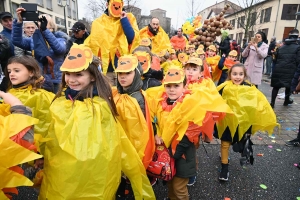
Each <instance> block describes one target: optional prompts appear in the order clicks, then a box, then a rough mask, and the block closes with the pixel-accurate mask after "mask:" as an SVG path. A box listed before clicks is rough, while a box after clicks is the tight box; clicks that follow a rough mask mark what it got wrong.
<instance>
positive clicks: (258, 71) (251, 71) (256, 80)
mask: <svg viewBox="0 0 300 200" xmlns="http://www.w3.org/2000/svg"><path fill="white" fill-rule="evenodd" d="M268 48H269V46H268V45H267V44H266V43H264V42H263V43H262V44H261V46H260V47H257V51H256V49H255V47H254V46H250V48H249V47H247V48H246V49H244V51H243V53H242V56H243V57H244V58H245V57H246V58H247V59H246V61H245V64H244V65H245V67H246V70H247V75H248V78H249V81H250V82H251V83H252V84H254V85H260V84H261V79H262V73H263V65H264V59H265V57H267V55H268Z"/></svg>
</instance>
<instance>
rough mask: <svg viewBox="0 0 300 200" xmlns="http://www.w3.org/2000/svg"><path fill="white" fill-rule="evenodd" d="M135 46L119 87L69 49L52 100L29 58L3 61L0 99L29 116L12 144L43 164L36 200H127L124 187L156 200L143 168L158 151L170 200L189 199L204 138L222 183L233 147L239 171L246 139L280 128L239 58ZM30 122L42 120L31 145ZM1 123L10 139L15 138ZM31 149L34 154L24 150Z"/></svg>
mask: <svg viewBox="0 0 300 200" xmlns="http://www.w3.org/2000/svg"><path fill="white" fill-rule="evenodd" d="M142 42H143V43H141V46H140V47H138V48H137V49H136V50H134V54H132V55H124V56H122V57H120V58H119V60H118V67H117V68H116V69H115V72H116V73H117V86H116V87H111V86H110V85H109V83H108V81H107V79H106V77H105V76H104V75H103V74H102V73H101V71H100V70H99V66H100V61H99V59H98V58H97V57H95V56H93V54H92V52H91V50H90V49H89V48H88V47H85V46H84V45H76V44H74V45H73V46H72V48H71V50H70V53H69V54H68V56H67V57H66V59H65V61H64V63H63V64H62V66H61V68H60V70H61V71H62V72H63V77H62V83H61V88H60V90H59V91H58V93H57V94H56V95H54V94H52V93H50V92H47V91H45V90H43V89H41V85H42V82H43V77H42V76H41V72H40V69H39V66H38V64H37V63H36V61H35V60H34V58H32V57H27V56H23V57H14V58H11V59H10V61H9V63H8V66H7V72H8V77H9V79H10V82H9V85H10V86H9V90H8V91H7V92H8V93H9V94H8V93H4V92H0V97H1V98H3V100H4V103H8V104H11V110H12V111H13V108H15V106H16V104H15V102H18V103H17V106H19V107H21V108H22V109H25V106H26V107H29V108H30V109H31V110H32V117H28V116H23V118H22V121H23V122H24V127H23V129H22V130H20V131H18V133H16V134H17V135H18V138H19V140H14V141H15V142H17V143H18V144H20V145H21V146H23V147H24V148H27V149H30V150H32V151H35V152H37V153H38V154H41V155H43V160H42V159H37V157H34V158H32V160H33V159H34V160H35V161H34V163H42V164H41V165H39V166H38V167H39V168H42V170H41V171H42V173H43V174H42V175H41V174H37V175H39V177H35V178H34V181H35V185H38V184H40V183H41V189H40V194H39V197H40V199H57V200H60V199H61V200H63V199H64V200H65V199H78V198H82V199H115V198H116V199H125V198H126V187H127V186H128V185H130V187H131V188H132V191H133V193H134V197H135V199H136V200H142V199H145V200H146V199H155V195H154V192H153V189H152V186H151V184H153V183H154V182H155V180H156V178H155V177H151V176H150V175H149V174H148V175H147V168H148V167H149V166H152V167H153V166H154V167H155V165H154V164H153V155H154V153H155V151H156V150H157V149H156V146H158V145H162V144H163V145H164V146H165V147H166V148H168V150H169V154H170V157H171V158H172V159H174V160H175V170H176V174H175V175H174V176H173V178H172V179H171V180H169V181H168V182H167V186H168V198H169V199H171V200H175V199H189V195H188V189H187V184H188V183H189V180H190V179H191V180H192V181H194V180H195V176H196V171H197V160H196V148H197V147H199V140H201V139H202V140H204V141H206V142H209V141H210V140H212V138H213V136H214V137H216V138H219V139H220V140H221V149H220V151H221V164H222V170H221V173H220V176H219V179H220V180H222V181H227V180H228V176H229V172H228V171H229V170H228V151H229V147H230V145H233V147H234V150H235V151H237V152H240V153H241V156H242V158H243V161H244V163H251V164H253V151H252V147H251V145H252V143H251V140H250V135H253V134H254V133H255V132H256V131H258V130H262V131H268V133H269V134H271V133H272V132H273V129H274V127H275V126H277V122H276V116H275V114H274V112H273V110H272V108H271V107H270V104H269V103H268V101H267V100H266V98H265V97H264V95H263V94H262V93H261V92H260V91H259V90H257V88H256V87H255V86H252V85H251V84H249V83H248V82H247V72H246V70H245V67H244V66H243V65H242V64H240V63H236V61H235V60H236V57H237V53H236V52H235V51H231V52H230V53H229V55H228V56H227V57H226V58H225V55H222V58H221V57H220V56H218V55H217V52H216V48H215V46H213V45H211V46H209V47H208V49H207V51H206V52H204V49H201V48H200V49H197V50H195V49H194V52H192V53H190V56H187V55H181V54H180V53H179V54H177V55H176V52H174V51H172V50H169V52H162V53H161V54H160V55H157V56H156V55H153V54H152V53H151V41H148V40H147V39H142ZM191 51H193V50H192V49H190V52H191ZM170 57H171V58H172V59H173V60H170ZM160 66H163V69H161V68H160ZM214 82H215V83H218V87H216V86H215V84H214ZM10 94H13V95H14V96H12V95H10ZM12 102H14V103H12ZM0 106H3V108H4V106H7V105H6V104H0ZM1 109H2V108H1ZM6 110H7V109H6ZM21 113H22V112H21ZM12 115H14V113H12V114H9V112H6V113H2V112H1V115H0V116H1V117H4V118H9V117H11V116H12ZM18 117H22V116H19V115H18ZM33 118H36V119H38V120H39V121H38V122H35V123H34V137H35V141H34V142H33V140H32V136H33V131H32V126H33V123H30V120H33ZM27 121H28V123H25V122H27ZM3 122H5V120H2V121H1V122H0V123H2V124H0V125H1V126H3V127H5V128H6V129H5V130H7V132H9V131H10V129H13V127H11V126H9V127H8V126H7V125H8V124H5V123H3ZM30 134H31V140H28V138H30V137H28V135H30ZM6 136H7V137H11V135H10V134H8V133H7V135H6ZM24 141H26V142H24ZM29 142H30V143H31V144H33V143H34V144H35V146H37V147H38V149H37V150H35V149H33V148H29V147H31V146H30V145H28V143H29ZM25 144H26V145H25ZM28 161H30V160H27V161H26V162H28ZM42 161H43V162H42ZM16 164H21V163H16ZM35 166H36V165H35ZM9 175H11V174H7V176H9ZM14 176H17V175H16V174H14ZM150 182H151V183H150ZM22 184H23V185H26V184H25V183H24V182H22V183H19V184H17V185H13V186H12V185H9V184H7V186H9V187H16V186H20V185H22ZM27 185H28V184H27ZM0 189H2V191H3V192H4V194H6V195H7V196H9V195H10V193H9V192H7V190H6V189H3V188H0ZM0 197H1V192H0Z"/></svg>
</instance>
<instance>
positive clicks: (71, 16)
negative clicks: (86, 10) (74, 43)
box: [0, 0, 78, 33]
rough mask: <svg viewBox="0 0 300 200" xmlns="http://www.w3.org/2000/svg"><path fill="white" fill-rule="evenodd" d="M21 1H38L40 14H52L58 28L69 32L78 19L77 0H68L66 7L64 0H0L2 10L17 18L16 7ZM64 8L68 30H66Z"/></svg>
mask: <svg viewBox="0 0 300 200" xmlns="http://www.w3.org/2000/svg"><path fill="white" fill-rule="evenodd" d="M21 3H36V4H37V5H38V11H39V13H40V14H48V15H50V16H51V17H52V18H53V20H55V23H56V24H57V27H58V30H62V31H65V32H67V33H69V32H70V28H72V26H73V24H74V23H75V22H76V21H78V4H77V0H67V5H66V6H65V7H64V6H63V1H62V0H0V12H3V11H7V12H10V13H11V14H12V15H13V16H14V18H16V17H17V14H16V9H17V8H18V7H19V6H20V4H21ZM64 9H65V15H66V27H67V30H65V20H64V19H65V18H64ZM1 29H2V26H1Z"/></svg>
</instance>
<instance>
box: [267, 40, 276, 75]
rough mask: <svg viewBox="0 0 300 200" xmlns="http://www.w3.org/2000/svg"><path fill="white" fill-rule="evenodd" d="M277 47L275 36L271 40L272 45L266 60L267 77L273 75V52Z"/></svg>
mask: <svg viewBox="0 0 300 200" xmlns="http://www.w3.org/2000/svg"><path fill="white" fill-rule="evenodd" d="M275 47H276V37H275V36H273V37H272V38H271V43H270V45H269V49H268V56H267V58H266V68H267V70H266V73H265V75H270V74H271V71H272V60H273V59H272V54H273V53H272V51H274V49H275Z"/></svg>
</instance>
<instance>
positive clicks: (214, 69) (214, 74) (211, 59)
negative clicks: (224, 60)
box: [205, 55, 222, 82]
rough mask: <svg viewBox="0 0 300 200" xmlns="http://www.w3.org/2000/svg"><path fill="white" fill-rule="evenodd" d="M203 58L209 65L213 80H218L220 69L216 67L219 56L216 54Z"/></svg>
mask: <svg viewBox="0 0 300 200" xmlns="http://www.w3.org/2000/svg"><path fill="white" fill-rule="evenodd" d="M205 59H206V62H207V64H209V66H210V67H211V70H212V80H213V82H216V81H219V79H220V77H221V75H222V70H220V69H219V68H218V64H219V61H220V59H221V57H220V56H219V55H216V56H214V57H206V58H205Z"/></svg>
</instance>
